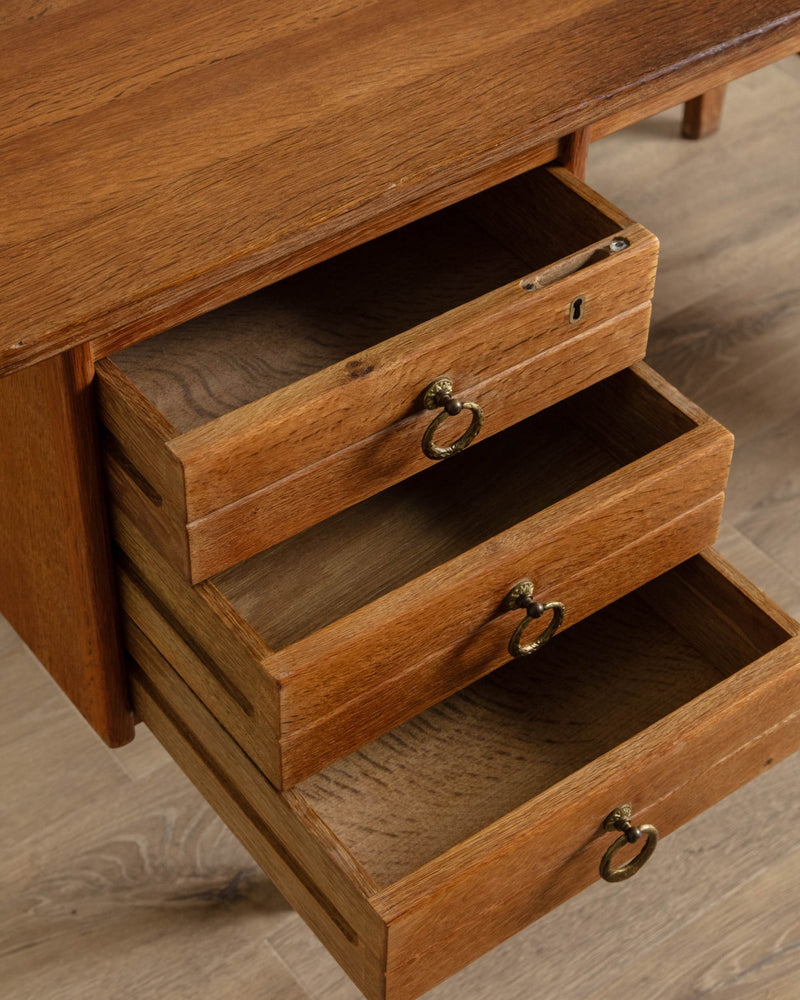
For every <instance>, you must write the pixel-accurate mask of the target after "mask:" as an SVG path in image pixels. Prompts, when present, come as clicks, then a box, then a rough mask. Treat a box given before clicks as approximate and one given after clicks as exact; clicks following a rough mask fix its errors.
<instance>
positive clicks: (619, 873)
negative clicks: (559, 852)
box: [600, 802, 658, 882]
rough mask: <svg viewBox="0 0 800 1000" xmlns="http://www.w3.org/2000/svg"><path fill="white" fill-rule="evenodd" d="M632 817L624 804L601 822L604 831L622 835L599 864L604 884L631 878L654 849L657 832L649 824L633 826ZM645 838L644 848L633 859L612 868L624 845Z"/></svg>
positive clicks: (628, 807)
mask: <svg viewBox="0 0 800 1000" xmlns="http://www.w3.org/2000/svg"><path fill="white" fill-rule="evenodd" d="M632 815H633V810H632V809H631V807H630V806H629V805H628V803H627V802H626V803H625V804H624V805H621V806H617V808H616V809H615V810H614V811H613V812H611V813H609V814H608V816H606V818H605V819H604V820H603V829H604V830H609V831H611V830H619V832H620V833H621V834H622V836H621V837H617V839H616V840H615V841H614V843H613V844H612V845H611V846H610V847H609V848H608V850H607V851H606V853H605V854H604V855H603V860H602V861H601V862H600V875H601V876H602V877H603V878H604V879H605V880H606V882H624V881H625V879H626V878H631V876H633V875H635V874H636V873H637V872H638V871H639V869H640V868H641V867H642V865H644V863H645V862H646V861H647V860H648V859H649V858H650V857H651V855H652V853H653V851H654V850H655V849H656V844H657V843H658V830H656V828H655V827H654V826H651V825H650V824H649V823H643V824H642V825H641V826H635V825H634V823H633V821H632V820H631V816H632ZM642 837H645V838H646V839H645V843H644V847H643V848H642V849H641V851H639V853H638V854H637V855H636V857H635V858H633V859H632V860H630V861H628V862H626V863H625V864H624V865H620V866H619V868H614V867H613V866H612V862H613V860H614V855H615V854H616V853H617V851H619V850H620V849H621V848H623V847H624V846H625V845H626V844H636V843H638V841H640V840H641V839H642Z"/></svg>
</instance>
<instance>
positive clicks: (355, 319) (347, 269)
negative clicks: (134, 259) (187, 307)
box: [113, 170, 630, 433]
mask: <svg viewBox="0 0 800 1000" xmlns="http://www.w3.org/2000/svg"><path fill="white" fill-rule="evenodd" d="M525 180H526V186H525V200H524V201H523V202H522V203H521V202H520V199H519V196H518V193H517V192H518V190H519V185H518V184H517V183H516V182H509V183H508V184H506V185H500V186H499V187H497V188H494V189H492V190H490V191H487V192H483V193H482V194H480V195H477V196H476V197H474V198H471V199H469V200H467V201H465V202H462V203H460V204H458V205H455V206H452V207H450V208H447V209H444V210H442V211H440V212H437V213H436V214H434V215H432V216H429V217H427V218H424V219H421V220H420V221H419V222H415V223H413V224H411V225H409V226H406V227H404V228H402V229H400V230H397V231H396V232H393V233H390V234H388V235H386V236H383V237H381V238H379V239H377V240H374V241H372V242H370V243H368V244H365V245H363V246H361V247H356V248H355V249H354V250H350V251H348V252H347V253H344V254H342V255H341V256H339V257H335V258H333V259H332V260H329V261H326V262H324V263H322V264H318V265H317V266H315V267H312V268H309V269H308V270H306V271H303V272H301V273H300V274H297V275H295V276H293V277H291V278H287V279H285V280H284V281H280V282H278V283H277V284H274V285H271V286H269V287H268V288H265V289H262V290H261V291H259V292H256V293H254V294H253V295H250V296H247V297H245V298H242V299H239V300H237V301H235V302H233V303H231V304H230V305H227V306H224V307H222V308H220V309H217V310H214V311H213V312H210V313H208V314H206V315H205V316H201V317H199V318H197V319H194V320H191V321H190V322H188V323H184V324H182V325H181V326H179V327H176V328H175V329H173V330H171V331H168V332H167V333H164V334H161V335H160V336H158V337H156V338H154V339H151V340H146V341H142V342H140V343H138V344H135V345H133V346H131V347H128V348H126V349H125V350H123V351H120V352H118V353H116V354H115V355H114V356H113V361H114V363H115V364H116V365H117V367H118V368H119V369H121V371H122V372H123V373H124V374H125V375H126V376H127V378H128V379H130V381H131V382H133V383H134V384H135V385H136V386H137V387H138V389H139V390H140V391H141V392H142V393H143V395H144V396H145V397H147V399H148V400H150V402H151V403H152V404H153V405H154V406H155V408H156V409H157V410H159V411H160V412H161V413H162V414H163V415H164V416H165V417H166V418H167V420H168V421H169V422H170V424H171V425H172V426H173V428H174V429H175V430H176V431H177V432H178V433H186V432H188V431H190V430H192V429H194V428H197V427H200V426H202V425H203V424H205V423H207V422H209V421H211V420H213V419H215V418H217V417H220V416H223V415H224V414H226V413H228V412H230V411H232V410H235V409H237V408H239V407H241V406H244V405H246V404H247V403H250V402H253V401H254V400H256V399H260V398H262V397H265V396H268V395H269V394H271V393H273V392H275V391H276V390H277V389H280V388H282V387H284V386H287V385H290V384H291V383H293V382H296V381H298V380H299V379H302V378H304V377H305V376H307V375H311V374H313V373H315V372H318V371H321V370H322V369H324V368H327V367H329V366H331V365H333V364H335V363H336V362H338V361H342V360H344V359H345V358H348V357H350V356H351V355H354V354H357V353H359V352H360V351H363V350H364V349H366V348H368V347H371V346H373V345H375V344H377V343H379V342H381V341H383V340H386V339H388V338H390V337H393V336H395V335H397V334H399V333H401V332H403V331H405V330H408V329H410V328H412V327H414V326H417V325H418V324H420V323H423V322H425V321H427V320H429V319H432V318H433V317H436V316H439V315H441V314H442V313H444V312H447V311H448V310H450V309H452V308H454V307H456V306H458V305H461V304H462V303H464V302H468V301H471V300H473V299H476V298H478V297H479V296H481V295H484V294H485V293H487V292H490V291H492V290H493V289H495V288H497V287H499V286H502V285H505V284H508V283H510V282H517V281H521V280H522V279H523V278H524V277H525V276H526V275H527V274H528V273H529V272H531V271H536V270H538V269H540V268H543V267H545V266H546V265H550V264H552V263H553V262H557V261H560V260H562V259H563V258H568V257H571V256H572V255H574V254H576V253H578V252H579V251H581V250H582V249H584V248H586V247H587V246H591V244H594V243H596V242H597V241H600V240H604V239H607V238H608V237H609V236H612V235H613V234H614V233H616V232H619V231H620V229H622V228H624V226H625V225H626V224H627V223H628V222H629V221H630V220H628V219H627V217H625V216H623V215H622V214H621V213H617V212H615V210H614V209H613V207H612V206H607V208H605V207H600V206H599V205H595V204H590V203H589V202H587V201H586V200H585V199H584V198H582V197H581V196H580V195H579V194H577V193H576V192H575V191H574V190H572V189H571V188H570V187H568V186H567V185H565V184H564V183H562V182H561V181H559V180H558V179H557V178H556V177H555V176H554V175H553V174H551V173H550V172H548V171H547V170H537V171H533V172H532V173H531V174H529V175H526V178H525ZM607 213H608V214H607ZM598 252H601V253H602V252H603V251H598ZM606 252H607V251H606ZM591 259H593V258H592V256H591V255H589V256H587V257H581V256H579V257H577V258H573V259H570V260H568V261H564V262H563V264H562V266H561V268H560V269H558V270H557V272H555V271H554V272H553V274H552V276H551V277H552V278H553V280H555V278H556V277H562V276H563V275H564V274H566V273H569V271H570V269H573V270H574V269H577V268H580V267H582V266H584V265H585V264H587V263H589V262H590V260H591ZM547 280H548V278H547V275H543V276H540V277H539V279H538V285H539V287H540V286H541V284H542V283H543V282H546V281H547Z"/></svg>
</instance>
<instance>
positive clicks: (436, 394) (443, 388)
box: [422, 377, 483, 461]
mask: <svg viewBox="0 0 800 1000" xmlns="http://www.w3.org/2000/svg"><path fill="white" fill-rule="evenodd" d="M422 402H423V405H424V406H425V409H426V410H436V409H438V408H439V407H440V406H442V407H444V409H443V410H442V412H441V413H440V414H439V415H438V416H437V417H436V419H435V420H434V421H433V423H432V424H431V425H430V427H429V428H428V429H427V430H426V431H425V433H424V434H423V436H422V450H423V452H424V453H425V456H426V457H427V458H430V459H433V461H439V459H442V458H451V457H452V456H453V455H457V454H458V453H459V452H460V451H463V450H464V449H465V448H466V447H467V446H468V445H470V444H472V442H473V441H474V440H475V438H476V437H477V436H478V434H479V433H480V429H481V427H483V410H482V409H481V408H480V406H478V404H477V403H467V402H462V400H460V399H456V398H455V397H454V396H453V383H452V381H451V380H450V379H449V378H444V377H442V378H437V379H435V380H434V381H433V382H431V384H430V385H429V386H428V388H427V389H426V390H425V392H424V393H423V394H422ZM462 410H469V411H470V412H471V413H472V420H471V421H470V424H469V427H468V428H467V429H466V430H465V431H464V433H463V434H462V435H461V437H460V438H459V439H458V440H457V441H454V442H453V443H452V444H448V445H445V446H444V448H440V447H439V445H437V444H434V443H433V435H434V434H435V433H436V431H437V430H438V429H439V427H440V426H441V424H443V423H444V422H445V420H447V418H448V417H455V416H456V415H457V414H459V413H461V411H462Z"/></svg>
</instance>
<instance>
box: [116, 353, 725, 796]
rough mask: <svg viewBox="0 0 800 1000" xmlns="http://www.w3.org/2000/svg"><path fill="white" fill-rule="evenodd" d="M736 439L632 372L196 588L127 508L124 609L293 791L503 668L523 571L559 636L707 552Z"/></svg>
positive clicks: (121, 523) (646, 375)
mask: <svg viewBox="0 0 800 1000" xmlns="http://www.w3.org/2000/svg"><path fill="white" fill-rule="evenodd" d="M731 447H732V438H731V436H730V434H729V433H728V432H727V431H726V430H725V429H724V428H722V427H721V426H720V425H719V424H717V423H716V422H715V421H713V420H711V419H710V418H709V417H707V416H706V415H705V414H704V413H703V412H702V411H701V410H699V409H698V408H697V407H695V406H694V404H692V403H691V402H689V401H688V400H686V399H685V398H684V397H683V396H681V395H680V394H679V393H678V392H677V390H675V389H674V388H673V387H672V386H670V385H669V384H668V383H666V382H664V380H663V379H661V378H660V377H659V376H657V375H656V374H655V373H654V372H652V371H651V370H650V369H649V368H648V367H647V366H646V365H644V364H639V365H637V366H636V367H635V368H633V369H627V370H625V371H623V372H619V373H617V374H616V375H613V376H612V377H611V378H610V379H606V380H605V381H604V382H601V383H598V384H597V385H594V386H591V387H590V388H588V389H586V390H584V392H582V393H579V394H578V395H576V396H573V397H571V398H570V399H566V400H563V401H562V402H560V403H558V404H557V405H556V406H554V407H551V408H550V409H549V410H547V411H545V412H542V413H539V414H536V415H535V416H533V417H530V418H528V420H526V421H523V422H521V423H520V424H517V425H515V426H514V427H512V428H509V429H507V430H505V431H503V432H502V433H501V434H498V435H496V436H495V437H494V438H493V439H492V440H491V441H487V442H486V443H484V444H482V445H481V446H480V447H479V448H474V449H469V450H468V451H466V452H465V453H464V454H463V455H460V456H458V457H457V458H455V459H453V460H452V461H451V462H448V463H444V464H438V465H436V466H435V467H433V468H431V469H428V470H426V471H425V472H422V473H420V474H418V475H416V476H413V477H411V478H410V479H408V480H405V481H403V482H402V483H398V484H397V485H395V486H394V487H392V488H390V489H389V490H386V491H385V492H383V493H381V494H378V495H377V496H375V497H372V498H370V499H369V500H365V501H362V503H361V504H358V505H356V506H354V507H351V508H348V509H347V510H344V511H342V512H341V513H339V514H338V515H336V516H335V517H332V518H329V519H328V520H327V521H325V522H323V523H322V524H319V525H316V526H314V527H312V528H309V529H307V531H305V532H304V533H302V534H301V535H298V536H296V537H295V538H291V539H288V540H286V541H285V542H282V543H280V544H279V545H277V546H274V547H273V548H271V549H269V550H267V551H266V552H262V553H259V554H258V555H256V556H253V557H252V558H251V559H249V560H247V561H245V562H243V563H241V564H240V565H238V566H235V567H233V568H232V569H230V570H227V571H226V572H225V573H222V574H220V575H219V576H217V577H214V578H213V579H212V580H209V581H206V582H204V583H202V584H199V585H197V586H195V587H191V586H190V585H189V584H188V583H186V582H185V581H184V580H183V579H182V578H181V576H180V575H179V574H178V573H177V572H175V571H174V569H172V568H171V566H170V565H169V563H168V562H167V561H166V560H165V559H163V558H162V557H161V556H160V555H159V554H158V553H157V552H156V551H155V549H154V548H153V547H152V546H151V545H150V544H149V543H148V542H147V540H146V538H145V536H144V535H143V533H142V532H141V531H140V529H139V528H138V527H137V526H136V525H134V523H133V522H132V521H131V520H130V519H129V517H128V516H127V514H126V513H125V512H124V511H121V510H116V511H115V512H114V531H115V535H116V539H117V542H118V545H119V549H120V551H119V553H118V565H119V569H120V584H121V586H120V591H121V599H122V606H123V609H124V610H125V612H126V613H127V614H128V615H129V616H130V617H131V619H132V620H133V621H134V622H136V624H137V626H138V627H139V628H140V629H141V630H142V631H143V632H144V633H145V634H146V635H147V636H148V637H149V638H150V639H151V641H152V642H153V643H154V644H155V645H156V647H157V648H158V649H159V650H160V651H161V653H162V654H163V655H164V656H165V657H166V658H167V659H168V660H169V661H170V662H171V663H172V664H173V665H174V666H175V668H176V669H177V670H178V671H179V672H180V674H181V675H182V677H183V678H184V680H186V681H187V682H188V683H189V684H190V686H191V687H192V688H193V690H194V691H196V692H197V694H198V695H199V696H200V698H201V699H202V700H203V702H204V703H205V704H206V706H207V707H208V708H209V709H210V710H211V712H212V713H213V714H214V715H215V716H216V717H217V718H218V719H219V720H220V721H221V722H222V724H223V725H224V726H225V727H226V729H228V730H229V731H230V732H231V733H232V734H233V736H234V737H235V738H236V739H237V741H238V742H239V743H240V744H241V745H242V746H243V747H244V748H245V750H246V751H247V753H248V754H249V755H250V756H251V757H252V758H253V760H254V761H256V762H257V764H258V765H259V767H260V768H262V770H263V771H264V772H265V773H266V774H267V776H268V777H269V778H270V780H271V781H272V782H273V783H274V784H275V785H277V786H278V787H282V788H286V787H290V786H291V785H293V784H295V783H296V782H298V781H300V780H302V779H303V778H305V777H307V776H309V775H310V774H313V773H315V772H316V771H318V770H320V769H321V768H322V767H324V766H326V765H327V764H329V763H330V762H331V761H333V760H336V759H337V758H338V757H341V756H343V755H344V754H347V753H350V752H351V751H353V750H355V749H356V748H357V747H359V746H362V745H363V744H364V743H366V742H367V741H369V740H371V739H373V738H374V737H376V736H378V735H379V734H381V733H384V732H386V731H387V730H388V729H390V728H392V727H393V726H396V725H397V724H399V723H400V722H403V721H404V720H406V719H409V718H411V716H413V715H416V714H417V713H418V712H420V711H422V710H423V709H424V708H427V707H428V706H429V705H432V704H434V703H435V702H438V701H441V700H442V699H443V698H445V697H447V696H448V695H450V694H451V693H452V692H454V691H457V690H458V689H460V688H462V687H464V686H465V685H467V684H469V683H471V682H472V681H474V680H475V679H476V678H478V677H480V676H482V675H484V674H486V673H488V672H490V671H491V670H493V669H495V668H496V667H498V666H500V665H501V664H502V663H504V662H505V661H506V660H507V659H508V655H509V654H508V647H509V640H510V639H511V637H512V635H513V633H514V632H515V630H516V628H517V626H518V625H519V624H520V623H521V622H522V621H524V620H525V612H524V611H521V610H514V609H511V610H509V609H507V608H506V607H505V605H504V599H505V598H506V595H507V594H509V592H510V591H511V590H512V589H513V588H514V587H515V585H516V584H518V583H519V582H520V581H521V580H523V579H529V580H531V581H532V582H533V585H534V591H533V592H534V596H535V599H536V601H537V602H542V603H547V602H551V601H553V602H560V603H562V604H563V605H564V606H565V608H566V617H565V621H564V624H563V626H562V627H563V628H566V627H568V626H572V625H574V624H575V623H576V622H579V621H580V620H581V619H582V618H584V617H586V616H587V615H589V614H592V613H593V612H594V611H596V610H597V609H599V608H601V607H603V606H604V605H606V604H609V603H611V602H612V601H614V600H615V599H616V598H617V597H619V596H621V595H622V594H624V593H627V592H628V591H630V590H633V589H634V588H635V587H637V586H639V585H640V584H642V583H644V582H645V581H647V580H649V579H651V578H652V577H653V576H656V575H657V574H659V573H661V572H663V571H664V570H666V569H668V568H670V567H671V566H674V565H676V564H677V563H679V562H681V561H683V560H684V559H687V558H688V557H689V556H691V555H693V554H694V553H696V552H698V551H700V549H702V548H704V547H705V546H706V545H709V544H711V543H712V542H713V540H714V539H715V538H716V534H717V529H718V524H719V518H720V513H721V507H722V491H723V489H724V486H725V483H726V480H727V474H728V466H729V463H730V457H731ZM549 620H550V619H549V617H545V618H544V619H543V622H544V623H548V622H549ZM541 624H542V623H539V624H538V625H536V624H531V626H530V629H529V630H528V632H526V635H525V644H527V642H528V641H529V638H528V636H529V634H533V635H535V634H536V630H537V627H538V628H541ZM553 641H554V642H558V641H560V636H558V635H557V636H556V638H555V640H553Z"/></svg>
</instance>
